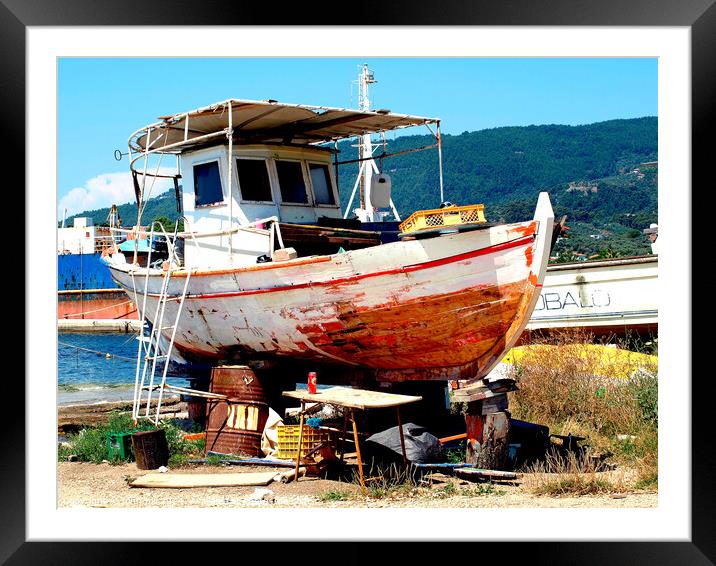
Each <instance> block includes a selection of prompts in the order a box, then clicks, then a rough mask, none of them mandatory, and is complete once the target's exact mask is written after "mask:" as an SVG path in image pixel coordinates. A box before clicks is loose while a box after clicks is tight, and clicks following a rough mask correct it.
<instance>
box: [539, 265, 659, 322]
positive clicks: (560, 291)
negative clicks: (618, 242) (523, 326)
mask: <svg viewBox="0 0 716 566" xmlns="http://www.w3.org/2000/svg"><path fill="white" fill-rule="evenodd" d="M658 266H659V262H658V256H656V255H653V256H643V257H635V258H623V259H612V260H598V261H590V262H583V263H582V262H579V263H569V264H557V265H550V266H549V267H548V268H547V274H546V276H545V280H544V285H543V288H542V292H541V294H540V297H539V300H538V301H537V305H536V306H535V310H534V312H533V313H532V317H531V318H530V321H529V323H528V324H527V329H528V330H541V329H560V328H585V329H587V330H599V331H607V332H608V331H610V330H611V331H614V332H622V331H624V329H634V330H656V328H657V326H658V315H659V301H658V297H659V294H658Z"/></svg>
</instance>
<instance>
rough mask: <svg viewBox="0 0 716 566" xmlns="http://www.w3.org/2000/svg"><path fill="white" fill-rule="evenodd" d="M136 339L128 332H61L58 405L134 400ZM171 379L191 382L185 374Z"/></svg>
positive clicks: (58, 349)
mask: <svg viewBox="0 0 716 566" xmlns="http://www.w3.org/2000/svg"><path fill="white" fill-rule="evenodd" d="M136 338H137V335H136V334H126V333H117V334H114V333H108V334H104V333H103V334H74V333H72V334H70V333H67V334H65V333H62V334H59V335H58V338H57V402H58V404H60V405H70V404H77V403H99V402H105V401H124V400H131V399H132V397H133V395H134V379H135V375H136V367H137V346H138V342H137V339H136ZM159 366H160V362H158V363H157V367H158V369H159ZM157 373H158V374H159V375H161V374H160V373H159V371H158V372H157ZM167 382H168V383H171V384H172V385H179V386H184V387H186V386H188V383H189V382H188V380H187V379H186V378H184V377H183V376H172V377H170V378H168V379H167Z"/></svg>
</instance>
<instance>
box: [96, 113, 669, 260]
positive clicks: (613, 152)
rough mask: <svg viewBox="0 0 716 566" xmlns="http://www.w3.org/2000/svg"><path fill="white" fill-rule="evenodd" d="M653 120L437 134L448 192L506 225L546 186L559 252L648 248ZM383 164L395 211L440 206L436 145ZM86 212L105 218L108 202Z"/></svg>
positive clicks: (344, 156)
mask: <svg viewBox="0 0 716 566" xmlns="http://www.w3.org/2000/svg"><path fill="white" fill-rule="evenodd" d="M657 125H658V123H657V119H656V118H655V117H646V118H636V119H628V120H610V121H608V122H599V123H596V124H589V125H584V126H561V125H543V126H528V127H504V128H493V129H489V130H481V131H478V132H464V133H462V134H460V135H443V169H444V187H445V199H446V200H448V201H450V202H453V203H455V204H461V205H462V204H473V203H479V202H481V203H484V204H485V207H486V216H487V218H488V220H489V221H491V222H513V221H517V220H524V219H527V218H531V217H532V215H533V212H534V206H535V203H536V201H537V195H538V193H539V192H540V191H545V190H546V191H548V192H549V193H550V197H551V199H552V203H553V205H554V208H555V212H556V214H557V215H558V216H561V215H563V214H566V215H567V216H568V225H569V227H570V230H569V234H570V237H569V238H567V239H563V240H561V241H560V242H559V244H558V246H557V250H556V251H557V252H561V253H562V256H563V258H566V257H570V255H571V254H572V253H573V252H577V253H585V254H587V255H593V254H595V253H600V252H601V253H602V254H607V255H608V254H613V255H631V254H639V253H649V249H650V248H649V242H648V240H647V239H646V237H645V236H644V235H643V234H642V233H641V230H642V229H643V228H647V227H648V226H649V224H650V223H652V222H657V171H656V168H655V167H648V166H646V167H645V166H641V164H643V163H645V162H652V161H656V160H657V158H658V148H657ZM433 143H435V138H434V137H432V136H431V135H430V134H427V135H420V136H400V137H396V138H391V137H389V139H388V144H387V151H388V152H389V153H392V152H400V151H403V150H406V149H410V148H416V147H421V146H425V145H430V144H433ZM351 145H352V144H351V143H348V142H346V143H343V144H341V145H340V146H339V147H340V150H341V152H340V156H339V159H340V160H350V159H354V158H355V157H356V156H357V155H356V151H357V150H356V149H355V148H354V147H351ZM376 153H380V150H378V151H377V152H376ZM357 169H358V165H357V164H349V165H344V166H341V168H340V175H339V189H340V196H341V205H342V206H343V207H344V208H345V206H346V205H347V203H348V199H349V197H350V191H351V189H352V187H353V182H354V180H355V175H356V172H357ZM636 169H638V172H634V171H635V170H636ZM383 170H384V171H385V172H387V173H389V174H390V176H391V178H392V181H393V183H392V185H393V200H394V201H395V203H396V206H397V207H398V211H399V213H400V215H401V217H402V218H405V217H407V215H409V214H410V213H411V212H413V211H415V210H420V209H426V208H436V207H437V206H439V204H440V193H439V174H438V155H437V151H435V150H428V151H422V152H417V153H408V154H405V155H399V156H396V157H391V158H387V159H386V160H385V162H384V163H383ZM354 206H355V203H354ZM83 215H88V216H92V217H93V218H94V220H95V222H96V223H103V222H105V220H106V217H107V209H101V210H97V211H89V212H87V213H83ZM120 215H121V217H122V218H123V219H124V221H125V224H127V223H128V222H132V221H133V220H134V218H135V217H136V207H135V206H134V204H128V205H124V206H121V207H120ZM175 215H176V212H175V208H174V200H173V194H171V193H167V194H165V195H161V196H160V197H157V198H156V199H153V200H152V201H151V202H150V204H149V205H148V206H147V210H146V213H145V218H156V217H158V216H166V217H168V218H174V217H175Z"/></svg>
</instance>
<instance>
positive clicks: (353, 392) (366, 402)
mask: <svg viewBox="0 0 716 566" xmlns="http://www.w3.org/2000/svg"><path fill="white" fill-rule="evenodd" d="M283 395H284V397H291V398H293V399H299V400H300V401H301V411H300V412H299V415H300V419H299V428H298V454H297V456H296V476H295V479H296V481H298V468H299V466H300V464H301V452H302V448H303V447H302V446H301V445H302V443H303V419H304V414H305V412H306V403H317V404H319V405H324V404H327V405H336V406H338V407H343V408H345V409H348V410H347V411H346V412H345V413H344V414H343V446H342V448H343V449H342V450H341V461H343V453H344V452H345V436H346V429H347V428H348V419H350V420H351V423H352V425H353V440H354V442H355V445H356V457H357V458H358V475H359V476H360V485H361V487H362V488H363V489H365V478H364V477H363V462H362V461H361V456H360V445H359V444H358V426H357V425H356V420H355V410H356V409H359V410H365V409H382V408H389V407H395V411H396V415H397V418H398V431H399V432H400V447H401V449H402V452H403V463H405V464H407V463H408V458H407V455H406V453H405V437H404V435H403V423H402V422H401V420H400V406H401V405H406V404H408V403H415V402H416V401H420V400H422V397H416V396H412V395H396V394H395V393H382V392H380V391H369V390H367V389H353V388H349V387H331V388H329V389H321V390H319V391H317V392H316V393H309V392H308V391H307V390H301V391H284V392H283ZM312 410H313V408H312Z"/></svg>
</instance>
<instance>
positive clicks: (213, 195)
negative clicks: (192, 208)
mask: <svg viewBox="0 0 716 566" xmlns="http://www.w3.org/2000/svg"><path fill="white" fill-rule="evenodd" d="M194 197H195V203H196V206H206V205H208V204H217V203H220V202H223V201H224V194H223V193H222V191H221V176H220V175H219V162H218V161H211V162H209V163H202V164H201V165H194Z"/></svg>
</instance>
